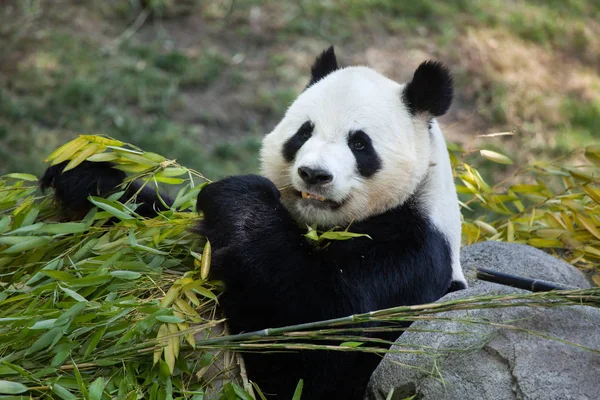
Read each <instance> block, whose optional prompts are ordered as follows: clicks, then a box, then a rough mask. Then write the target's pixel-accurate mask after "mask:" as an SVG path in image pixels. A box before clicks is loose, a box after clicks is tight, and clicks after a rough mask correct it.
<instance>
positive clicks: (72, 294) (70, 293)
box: [59, 285, 87, 302]
mask: <svg viewBox="0 0 600 400" xmlns="http://www.w3.org/2000/svg"><path fill="white" fill-rule="evenodd" d="M59 287H60V289H61V290H62V291H63V292H65V293H66V294H67V295H68V296H69V297H72V298H73V299H74V300H76V301H84V302H87V300H86V299H85V297H83V296H82V295H80V294H79V293H77V292H76V291H74V290H71V289H69V288H66V287H62V286H60V285H59Z"/></svg>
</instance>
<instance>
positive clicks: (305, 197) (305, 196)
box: [302, 192, 325, 201]
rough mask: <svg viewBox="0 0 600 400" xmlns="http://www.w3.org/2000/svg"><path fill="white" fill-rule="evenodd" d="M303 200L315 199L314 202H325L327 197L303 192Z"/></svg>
mask: <svg viewBox="0 0 600 400" xmlns="http://www.w3.org/2000/svg"><path fill="white" fill-rule="evenodd" d="M302 198H303V199H314V200H319V201H325V197H323V196H318V195H316V194H312V193H308V192H302Z"/></svg>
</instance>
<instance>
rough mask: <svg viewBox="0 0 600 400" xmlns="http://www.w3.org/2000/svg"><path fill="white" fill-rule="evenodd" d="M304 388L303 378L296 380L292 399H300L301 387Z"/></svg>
mask: <svg viewBox="0 0 600 400" xmlns="http://www.w3.org/2000/svg"><path fill="white" fill-rule="evenodd" d="M303 388H304V380H302V379H300V380H299V381H298V385H297V386H296V390H294V396H292V400H300V399H301V398H302V389H303Z"/></svg>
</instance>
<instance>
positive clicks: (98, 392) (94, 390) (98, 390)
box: [88, 377, 104, 400]
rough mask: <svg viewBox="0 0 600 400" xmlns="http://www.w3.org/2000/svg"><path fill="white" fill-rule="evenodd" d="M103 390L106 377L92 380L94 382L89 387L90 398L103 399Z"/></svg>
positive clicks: (91, 399) (94, 399)
mask: <svg viewBox="0 0 600 400" xmlns="http://www.w3.org/2000/svg"><path fill="white" fill-rule="evenodd" d="M103 391H104V378H103V377H99V378H97V379H96V380H95V381H94V382H92V384H91V385H90V387H89V389H88V392H89V396H90V399H89V400H101V399H102V392H103Z"/></svg>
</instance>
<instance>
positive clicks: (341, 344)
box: [340, 342, 364, 348]
mask: <svg viewBox="0 0 600 400" xmlns="http://www.w3.org/2000/svg"><path fill="white" fill-rule="evenodd" d="M363 344H364V343H363V342H344V343H340V347H350V348H355V347H358V346H361V345H363Z"/></svg>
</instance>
